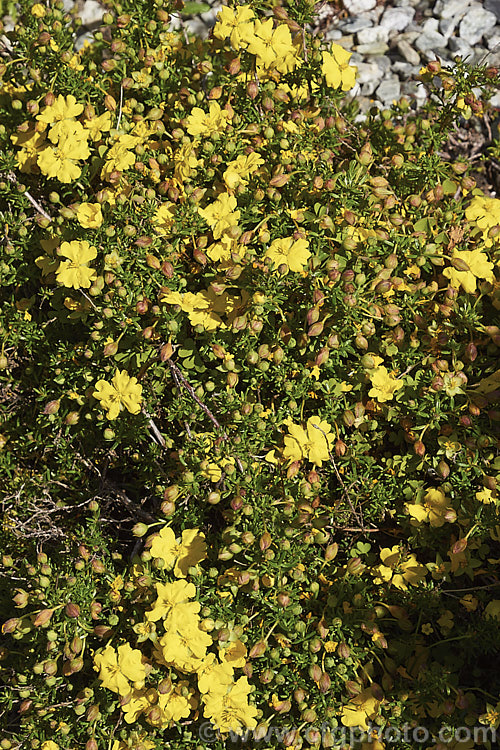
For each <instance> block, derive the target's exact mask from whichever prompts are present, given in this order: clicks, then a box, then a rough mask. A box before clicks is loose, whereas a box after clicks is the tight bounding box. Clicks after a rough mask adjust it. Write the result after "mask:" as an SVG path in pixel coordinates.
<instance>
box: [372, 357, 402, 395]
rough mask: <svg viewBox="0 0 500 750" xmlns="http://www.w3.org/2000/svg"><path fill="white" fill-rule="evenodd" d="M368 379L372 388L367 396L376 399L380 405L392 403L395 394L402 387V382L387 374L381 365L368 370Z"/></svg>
mask: <svg viewBox="0 0 500 750" xmlns="http://www.w3.org/2000/svg"><path fill="white" fill-rule="evenodd" d="M369 378H370V381H371V384H372V387H371V389H370V390H369V391H368V395H369V396H371V397H372V398H376V399H377V401H379V402H380V403H384V402H385V401H392V398H393V396H394V394H395V392H396V391H397V390H399V389H400V388H402V387H403V381H402V380H398V378H396V377H395V376H394V375H393V374H392V373H389V372H388V370H387V368H386V367H384V366H383V365H379V366H378V367H375V368H374V369H373V370H370V372H369Z"/></svg>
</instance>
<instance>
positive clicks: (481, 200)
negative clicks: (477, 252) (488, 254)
mask: <svg viewBox="0 0 500 750" xmlns="http://www.w3.org/2000/svg"><path fill="white" fill-rule="evenodd" d="M465 216H466V219H467V221H473V222H475V223H476V224H477V226H478V227H479V228H480V229H482V230H483V241H484V244H485V245H486V247H491V246H492V245H493V243H494V242H499V241H500V235H497V236H496V239H495V240H494V239H493V238H492V237H489V236H488V233H489V231H490V229H493V227H495V226H497V225H498V224H500V198H486V197H485V196H482V195H476V196H474V198H473V199H472V200H471V202H470V204H469V206H468V207H467V208H466V210H465Z"/></svg>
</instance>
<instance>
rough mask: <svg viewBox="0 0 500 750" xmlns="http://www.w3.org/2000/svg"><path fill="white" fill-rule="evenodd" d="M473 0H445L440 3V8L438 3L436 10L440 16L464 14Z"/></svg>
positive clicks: (447, 16) (450, 16) (449, 16)
mask: <svg viewBox="0 0 500 750" xmlns="http://www.w3.org/2000/svg"><path fill="white" fill-rule="evenodd" d="M471 1H472V0H445V1H444V2H441V3H440V6H441V8H439V7H438V4H437V3H436V6H435V8H434V10H435V12H436V13H437V14H438V15H439V16H441V18H453V17H454V16H463V15H464V13H465V12H466V11H467V8H468V7H469V5H470V4H471Z"/></svg>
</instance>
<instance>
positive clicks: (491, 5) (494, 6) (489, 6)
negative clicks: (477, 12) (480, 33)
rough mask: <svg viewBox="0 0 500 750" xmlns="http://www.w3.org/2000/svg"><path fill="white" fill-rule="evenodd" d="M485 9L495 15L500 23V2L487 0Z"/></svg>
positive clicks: (498, 0) (499, 0)
mask: <svg viewBox="0 0 500 750" xmlns="http://www.w3.org/2000/svg"><path fill="white" fill-rule="evenodd" d="M484 7H485V8H486V10H489V11H491V13H494V14H495V15H496V17H497V18H498V20H499V21H500V0H486V2H485V4H484Z"/></svg>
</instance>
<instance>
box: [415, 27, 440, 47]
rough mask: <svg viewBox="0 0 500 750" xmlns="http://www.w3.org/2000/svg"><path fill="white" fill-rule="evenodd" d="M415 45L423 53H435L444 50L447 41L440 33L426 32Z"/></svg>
mask: <svg viewBox="0 0 500 750" xmlns="http://www.w3.org/2000/svg"><path fill="white" fill-rule="evenodd" d="M415 45H416V47H417V49H419V50H421V51H422V52H433V51H435V50H442V49H444V48H445V47H446V39H445V38H444V36H443V35H442V34H440V33H439V32H438V31H426V32H424V33H423V34H421V35H420V36H419V37H418V39H417V41H416V43H415Z"/></svg>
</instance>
